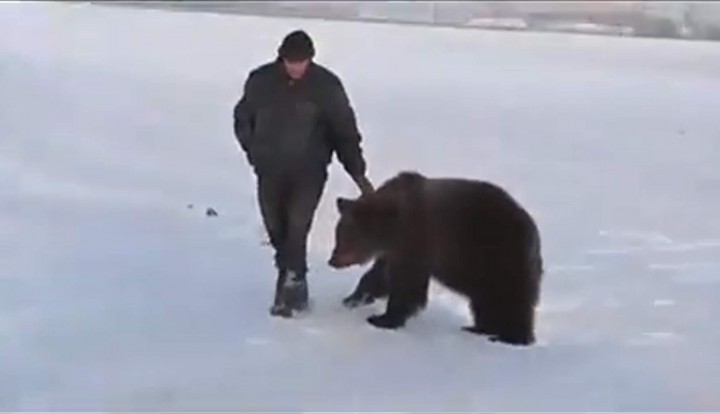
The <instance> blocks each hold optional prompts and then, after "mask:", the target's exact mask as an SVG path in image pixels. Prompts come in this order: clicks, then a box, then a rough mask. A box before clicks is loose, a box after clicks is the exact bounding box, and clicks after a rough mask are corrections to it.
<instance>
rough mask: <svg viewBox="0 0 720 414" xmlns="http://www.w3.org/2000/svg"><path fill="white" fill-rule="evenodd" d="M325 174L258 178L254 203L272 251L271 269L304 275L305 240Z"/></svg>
mask: <svg viewBox="0 0 720 414" xmlns="http://www.w3.org/2000/svg"><path fill="white" fill-rule="evenodd" d="M326 181H327V172H326V171H319V172H315V173H308V172H293V171H287V172H264V173H262V174H259V175H258V201H259V204H260V213H261V214H262V218H263V223H264V225H265V230H266V231H267V233H268V236H269V238H270V244H271V245H272V247H273V248H274V249H275V266H276V267H277V268H278V269H279V270H281V271H285V270H291V271H294V272H295V273H296V274H297V275H298V276H301V277H302V276H304V275H305V273H307V270H308V265H307V239H308V234H309V233H310V228H311V226H312V223H313V219H314V216H315V211H316V209H317V207H318V204H319V203H320V198H321V197H322V193H323V190H324V189H325V183H326Z"/></svg>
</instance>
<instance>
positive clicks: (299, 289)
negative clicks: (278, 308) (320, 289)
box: [283, 270, 308, 312]
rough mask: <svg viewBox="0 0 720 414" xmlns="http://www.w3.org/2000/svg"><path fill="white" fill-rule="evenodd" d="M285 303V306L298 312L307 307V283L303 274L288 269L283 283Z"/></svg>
mask: <svg viewBox="0 0 720 414" xmlns="http://www.w3.org/2000/svg"><path fill="white" fill-rule="evenodd" d="M283 291H284V295H285V303H286V304H287V306H288V307H289V308H290V309H292V310H294V311H298V312H302V311H304V310H305V309H307V307H308V285H307V278H306V277H305V274H303V273H298V272H295V271H292V270H290V271H288V272H287V278H286V279H285V283H284V285H283Z"/></svg>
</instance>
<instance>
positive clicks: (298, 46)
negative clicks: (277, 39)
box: [278, 30, 315, 61]
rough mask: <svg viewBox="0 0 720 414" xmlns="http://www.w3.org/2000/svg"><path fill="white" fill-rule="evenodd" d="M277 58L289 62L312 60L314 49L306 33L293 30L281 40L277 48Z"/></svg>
mask: <svg viewBox="0 0 720 414" xmlns="http://www.w3.org/2000/svg"><path fill="white" fill-rule="evenodd" d="M278 56H280V57H281V58H283V59H287V60H289V61H299V60H305V59H312V58H313V57H314V56H315V47H314V46H313V41H312V39H311V38H310V36H309V35H308V34H307V33H305V32H304V31H303V30H295V31H294V32H291V33H289V34H288V35H287V36H285V38H284V39H283V41H282V44H280V47H279V48H278Z"/></svg>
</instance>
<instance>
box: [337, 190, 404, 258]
mask: <svg viewBox="0 0 720 414" xmlns="http://www.w3.org/2000/svg"><path fill="white" fill-rule="evenodd" d="M336 207H337V210H338V212H339V213H340V219H339V221H338V223H337V225H336V226H335V247H334V248H333V252H332V255H331V257H330V260H329V262H328V264H329V265H330V266H331V267H333V268H335V269H342V268H346V267H350V266H353V265H362V264H365V263H367V262H369V261H370V260H373V259H375V258H376V257H378V256H381V255H382V254H383V253H385V251H386V250H387V248H388V246H390V245H391V243H392V241H393V238H394V236H395V234H397V232H396V228H397V226H398V219H399V214H398V212H399V209H398V206H397V204H396V203H395V202H393V200H391V199H387V198H383V197H382V196H379V195H378V194H377V193H375V194H374V195H371V196H366V197H361V198H359V199H356V200H350V199H346V198H342V197H340V198H338V199H337V200H336Z"/></svg>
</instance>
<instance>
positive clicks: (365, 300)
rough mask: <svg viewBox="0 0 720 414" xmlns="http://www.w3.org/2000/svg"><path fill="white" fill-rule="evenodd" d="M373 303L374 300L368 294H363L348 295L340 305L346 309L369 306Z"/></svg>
mask: <svg viewBox="0 0 720 414" xmlns="http://www.w3.org/2000/svg"><path fill="white" fill-rule="evenodd" d="M373 302H375V298H373V297H372V296H371V295H370V294H367V293H363V294H360V295H356V294H353V295H350V296H348V297H346V298H345V299H343V301H342V303H343V305H344V306H345V307H346V308H350V309H352V308H357V307H358V306H365V305H370V304H371V303H373Z"/></svg>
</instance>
